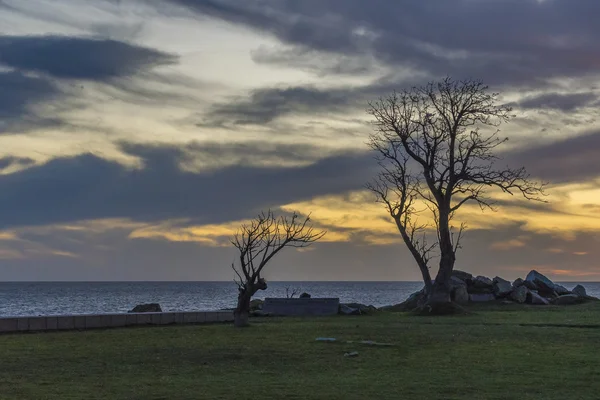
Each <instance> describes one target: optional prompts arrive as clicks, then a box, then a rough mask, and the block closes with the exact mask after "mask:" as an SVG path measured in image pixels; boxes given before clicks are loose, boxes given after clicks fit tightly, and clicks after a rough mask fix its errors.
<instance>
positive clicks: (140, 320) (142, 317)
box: [137, 313, 150, 325]
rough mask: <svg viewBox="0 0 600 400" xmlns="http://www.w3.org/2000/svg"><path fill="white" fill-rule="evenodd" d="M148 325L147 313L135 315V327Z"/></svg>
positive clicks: (148, 317)
mask: <svg viewBox="0 0 600 400" xmlns="http://www.w3.org/2000/svg"><path fill="white" fill-rule="evenodd" d="M149 324H150V314H148V313H139V314H137V325H149Z"/></svg>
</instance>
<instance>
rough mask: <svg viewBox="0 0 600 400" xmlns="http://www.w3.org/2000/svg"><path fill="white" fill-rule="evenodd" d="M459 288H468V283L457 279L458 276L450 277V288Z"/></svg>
mask: <svg viewBox="0 0 600 400" xmlns="http://www.w3.org/2000/svg"><path fill="white" fill-rule="evenodd" d="M458 286H464V287H465V288H466V287H467V283H466V282H465V281H463V280H462V279H460V278H457V277H456V276H451V277H450V288H452V289H454V288H456V287H458Z"/></svg>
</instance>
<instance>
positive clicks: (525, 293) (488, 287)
mask: <svg viewBox="0 0 600 400" xmlns="http://www.w3.org/2000/svg"><path fill="white" fill-rule="evenodd" d="M451 286H452V300H453V301H455V302H456V303H459V304H466V303H481V302H488V301H494V300H502V301H504V302H514V303H520V304H523V303H527V304H539V305H548V304H557V305H567V304H577V303H582V302H584V301H586V300H590V299H593V298H592V297H590V296H588V295H587V293H586V291H585V288H584V287H583V286H581V285H577V286H575V288H574V289H573V290H569V289H567V288H565V287H564V286H561V285H559V284H556V283H554V282H552V281H551V280H550V279H548V278H547V277H546V276H544V275H543V274H541V273H539V272H538V271H536V270H532V271H531V272H530V273H529V274H527V276H526V277H525V279H521V278H519V279H517V280H515V281H514V282H512V283H511V282H509V281H507V280H505V279H502V278H500V277H498V276H497V277H495V278H494V279H490V278H487V277H485V276H475V277H474V276H473V275H471V274H469V273H467V272H463V271H458V270H456V271H453V273H452V279H451Z"/></svg>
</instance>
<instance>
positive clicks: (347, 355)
mask: <svg viewBox="0 0 600 400" xmlns="http://www.w3.org/2000/svg"><path fill="white" fill-rule="evenodd" d="M344 357H358V351H351V352H349V353H345V354H344Z"/></svg>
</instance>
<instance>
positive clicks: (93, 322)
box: [84, 315, 103, 329]
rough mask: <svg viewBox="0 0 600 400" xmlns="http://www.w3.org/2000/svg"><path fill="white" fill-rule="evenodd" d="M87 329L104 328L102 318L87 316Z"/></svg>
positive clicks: (99, 316)
mask: <svg viewBox="0 0 600 400" xmlns="http://www.w3.org/2000/svg"><path fill="white" fill-rule="evenodd" d="M84 318H85V329H93V328H102V327H103V326H102V316H101V315H86V316H85V317H84Z"/></svg>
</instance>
